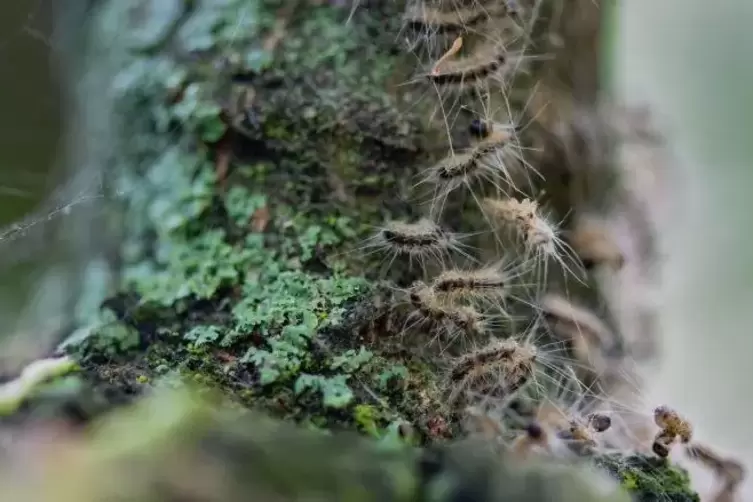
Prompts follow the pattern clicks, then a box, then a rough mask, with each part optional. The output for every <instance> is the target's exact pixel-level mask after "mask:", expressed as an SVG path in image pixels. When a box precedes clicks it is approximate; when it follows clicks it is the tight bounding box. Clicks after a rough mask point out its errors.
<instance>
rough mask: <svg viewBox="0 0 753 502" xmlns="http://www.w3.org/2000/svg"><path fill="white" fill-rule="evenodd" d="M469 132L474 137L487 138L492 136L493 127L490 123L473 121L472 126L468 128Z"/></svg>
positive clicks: (478, 120)
mask: <svg viewBox="0 0 753 502" xmlns="http://www.w3.org/2000/svg"><path fill="white" fill-rule="evenodd" d="M468 130H469V132H470V133H471V135H472V136H474V137H476V138H486V137H488V136H489V134H491V127H489V123H488V122H487V121H485V120H481V119H473V121H471V125H470V126H468Z"/></svg>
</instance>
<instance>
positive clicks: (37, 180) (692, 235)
mask: <svg viewBox="0 0 753 502" xmlns="http://www.w3.org/2000/svg"><path fill="white" fill-rule="evenodd" d="M604 1H615V2H616V0H604ZM51 3H52V0H41V1H35V0H4V1H2V2H0V229H5V230H4V231H2V230H0V264H3V263H10V264H12V265H13V266H12V267H0V325H2V329H1V330H0V333H2V334H3V335H5V336H6V337H7V336H10V335H12V334H14V333H22V332H23V333H26V332H28V333H27V334H26V335H25V336H24V338H25V339H27V340H28V339H29V337H33V336H34V335H35V334H37V335H38V334H39V333H38V332H36V330H37V329H40V330H43V329H44V328H38V327H36V326H34V325H29V324H24V323H21V324H19V323H17V322H16V321H17V320H18V319H19V316H20V313H22V312H23V307H24V305H28V304H30V303H32V304H35V305H40V304H44V305H45V307H44V310H43V311H42V312H43V313H44V315H42V316H41V317H40V316H39V312H40V311H39V310H38V309H37V310H34V311H33V312H34V317H36V319H37V320H38V321H40V322H42V324H44V323H48V324H50V325H54V324H55V319H56V316H57V310H56V309H59V308H62V304H63V302H62V301H61V300H59V298H63V299H64V298H65V296H66V288H65V281H64V280H63V278H64V274H63V275H61V276H60V277H61V279H60V280H59V281H56V279H55V278H56V277H58V276H57V275H56V274H55V273H49V272H50V270H51V267H52V268H54V266H55V264H58V265H59V264H60V262H61V258H60V256H61V254H62V255H63V256H64V255H65V253H61V250H62V249H65V248H66V247H67V243H66V238H68V239H70V238H73V237H72V236H68V237H66V235H65V234H63V235H59V234H57V235H56V236H55V238H54V239H53V241H52V243H51V244H49V245H47V246H45V247H44V249H43V250H42V252H36V251H39V249H38V247H36V246H35V245H34V239H35V237H34V236H35V235H38V234H37V232H38V231H40V229H42V228H45V227H47V226H50V225H56V224H57V223H56V222H59V221H60V220H61V219H70V218H75V217H76V212H75V209H68V210H66V211H62V212H59V213H57V214H56V215H55V216H54V217H53V218H52V219H51V220H49V221H48V220H46V219H42V220H39V221H36V220H34V224H33V225H31V226H30V227H29V229H28V230H25V231H19V230H17V229H14V228H12V227H8V225H11V224H12V223H13V222H16V221H19V219H22V218H23V217H24V216H27V215H29V214H30V213H31V212H32V211H33V210H34V209H35V208H39V207H40V205H41V204H42V203H43V202H44V201H49V200H50V197H52V196H54V195H55V194H56V193H58V194H59V192H58V191H56V189H57V188H59V187H60V181H61V180H62V179H65V178H66V177H68V176H69V175H70V172H66V171H65V170H63V169H62V167H61V163H60V162H58V161H56V159H59V158H60V156H61V137H62V135H63V131H62V119H61V115H62V112H63V109H64V107H63V104H62V103H64V100H63V99H62V96H61V90H60V89H59V87H58V77H57V75H56V67H55V65H54V63H53V60H54V55H55V54H54V52H55V44H54V42H53V39H52V38H51V31H50V19H49V17H50V5H51ZM618 4H619V5H618ZM614 5H616V12H615V17H614V20H615V23H614V26H613V29H614V33H613V36H614V44H613V50H614V54H613V56H614V58H615V59H614V65H613V77H614V80H613V81H614V85H615V87H616V89H617V92H619V93H620V94H622V95H623V96H626V97H628V98H630V99H631V100H639V101H647V102H649V103H651V104H652V105H653V107H654V110H655V111H656V112H657V115H658V119H659V121H660V124H661V125H662V126H663V127H664V128H665V130H666V131H668V133H669V135H670V137H671V138H672V140H673V143H674V148H675V156H676V159H677V161H678V163H679V165H680V174H681V176H680V179H678V180H677V186H673V187H670V188H671V190H670V193H668V196H671V197H672V198H673V199H674V203H675V206H676V207H677V208H678V209H679V211H678V212H677V214H678V215H679V217H677V218H676V219H673V220H672V221H671V225H670V227H669V228H667V229H665V231H664V232H663V241H664V247H665V249H666V250H667V253H668V257H669V259H668V260H667V263H666V266H665V277H664V284H665V287H664V293H663V295H662V300H663V303H664V305H665V306H664V317H663V326H664V333H665V342H666V347H665V356H666V361H665V365H664V369H663V372H662V374H661V375H660V377H659V378H657V379H656V380H655V382H654V384H655V385H654V388H653V389H652V398H651V400H652V401H653V402H666V403H670V404H672V405H674V406H676V407H678V408H680V409H681V410H682V411H683V412H684V413H685V414H686V415H688V416H689V417H692V419H693V420H694V422H695V424H696V427H697V429H698V435H699V437H701V438H703V439H706V440H709V441H711V442H714V443H715V444H717V445H719V447H721V448H722V449H724V450H726V451H728V452H732V453H735V454H737V455H740V456H743V457H745V458H746V460H747V462H748V465H749V466H750V467H751V470H753V433H752V432H751V425H750V416H751V415H752V414H753V409H752V407H753V404H751V403H750V400H751V398H753V360H752V358H753V332H752V331H753V329H752V328H753V287H751V285H753V238H752V237H751V233H753V204H751V198H753V166H752V165H751V164H753V163H752V162H751V160H752V159H753V35H751V31H750V26H751V25H753V2H751V1H750V0H727V1H725V2H710V1H708V0H661V1H657V0H625V1H621V2H616V3H615V4H614ZM84 195H86V194H84ZM88 195H96V189H95V188H93V189H92V191H90V192H88ZM80 196H81V193H78V192H68V193H66V192H65V191H64V194H63V198H64V199H65V198H66V197H67V198H68V202H73V200H74V199H75V198H76V197H80ZM55 207H56V206H55V205H53V209H55ZM25 248H28V249H30V250H35V252H29V253H26V252H24V251H23V250H24V249H25ZM19 250H21V251H19ZM43 272H45V273H46V274H47V275H43ZM44 277H47V281H46V282H45V283H43V284H42V285H41V286H40V284H39V283H36V282H35V281H38V280H41V279H42V278H44ZM35 299H36V300H38V301H34V300H35ZM56 299H58V300H56ZM27 318H28V316H27ZM23 333H22V334H23ZM4 350H5V349H4ZM6 352H7V351H6ZM747 497H748V498H747V500H753V490H750V491H749V492H748V495H747Z"/></svg>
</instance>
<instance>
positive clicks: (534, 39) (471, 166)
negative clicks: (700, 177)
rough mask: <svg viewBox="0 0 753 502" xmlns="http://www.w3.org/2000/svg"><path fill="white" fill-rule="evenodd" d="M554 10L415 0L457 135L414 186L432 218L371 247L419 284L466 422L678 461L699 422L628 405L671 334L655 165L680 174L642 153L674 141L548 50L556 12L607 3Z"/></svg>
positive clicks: (417, 292)
mask: <svg viewBox="0 0 753 502" xmlns="http://www.w3.org/2000/svg"><path fill="white" fill-rule="evenodd" d="M546 3H547V2H545V1H544V0H524V1H516V2H513V1H505V0H473V1H461V0H410V2H409V4H408V6H407V8H406V11H405V13H404V17H403V30H402V32H401V33H402V35H403V36H404V38H405V39H406V40H407V42H408V48H409V49H410V50H411V51H413V52H414V53H415V54H417V55H418V57H419V58H420V59H421V63H420V64H419V71H418V76H417V78H416V79H415V81H413V82H412V83H413V84H415V85H418V86H423V87H422V88H423V89H424V90H425V92H424V93H423V94H422V97H426V96H430V97H429V99H433V100H434V99H435V100H436V103H435V104H434V106H433V109H434V110H435V113H433V114H432V116H431V119H430V125H436V126H440V127H438V128H439V129H442V130H443V132H444V133H445V134H442V135H440V136H443V137H446V141H447V143H448V144H446V145H444V146H445V148H446V154H445V155H444V157H443V158H440V159H438V160H436V161H434V162H430V161H428V162H426V164H425V165H422V166H420V169H419V170H420V173H419V175H418V179H417V181H416V183H415V184H414V185H413V191H414V193H413V194H411V196H412V197H413V199H414V200H415V202H416V204H415V209H416V212H418V213H419V214H422V215H423V216H421V217H419V218H417V219H414V220H410V221H408V220H406V221H388V222H386V223H384V225H383V226H382V227H381V228H379V229H377V231H376V233H375V235H374V236H373V237H372V238H371V239H369V241H368V242H367V243H366V246H365V247H366V248H369V249H370V250H371V251H372V252H382V253H383V254H384V260H383V263H384V264H386V265H385V266H384V267H383V269H382V272H384V270H385V269H386V270H389V271H394V274H393V275H392V276H391V277H392V278H393V279H395V280H397V281H398V282H401V281H402V282H404V284H403V285H402V286H404V287H403V289H400V292H401V294H400V295H399V296H400V297H401V298H398V299H396V300H395V304H394V305H393V307H397V308H395V309H393V310H397V311H399V312H402V313H403V314H404V315H403V322H402V323H399V328H398V329H397V331H399V332H400V334H401V335H402V340H403V341H404V342H405V344H406V345H416V344H418V345H419V346H421V348H423V349H426V350H430V351H431V350H432V347H435V348H436V350H434V351H433V352H432V355H433V356H434V360H435V361H436V362H437V366H438V367H439V368H441V369H442V370H443V372H444V374H445V379H444V385H445V388H446V391H447V392H446V404H447V406H449V407H450V408H451V409H452V411H453V413H454V414H455V415H454V416H456V417H458V418H460V419H462V420H464V421H465V422H467V423H469V422H470V423H473V424H475V429H476V430H477V432H479V431H481V433H483V434H485V435H488V436H491V437H494V438H497V439H501V440H503V441H502V442H503V443H504V444H505V445H506V447H508V448H510V449H511V450H513V451H516V452H527V451H529V450H531V449H537V450H540V451H545V452H548V453H550V454H557V451H560V450H562V449H558V447H555V446H554V445H556V444H559V445H564V451H568V452H570V453H573V452H575V453H578V454H583V453H589V452H593V451H594V449H596V448H598V447H600V446H604V447H607V448H612V447H621V448H629V449H631V450H638V451H642V452H645V453H648V454H651V452H652V451H653V453H654V454H656V455H658V456H660V457H666V456H667V455H668V454H669V449H670V448H671V446H672V445H673V444H674V443H675V442H677V438H680V441H681V442H682V443H689V441H690V438H691V436H692V429H691V428H690V426H689V424H688V423H687V422H686V421H684V420H683V419H680V418H679V416H675V414H673V413H670V412H669V411H668V410H669V409H668V408H663V407H660V408H657V411H656V412H655V413H654V416H653V422H655V425H656V426H658V427H659V428H660V430H659V431H658V432H655V431H654V432H649V433H647V432H646V431H653V429H652V427H654V424H652V417H651V414H650V413H640V412H636V411H635V406H636V404H635V399H633V398H632V397H631V398H626V401H625V402H621V401H620V399H621V398H623V397H625V396H627V395H629V394H631V393H632V394H633V397H634V396H635V395H638V396H639V395H640V393H641V389H640V385H639V384H637V383H636V380H638V379H639V378H638V377H640V376H641V374H640V364H642V363H644V362H646V361H647V360H649V359H651V358H652V357H653V355H654V353H655V346H656V337H657V334H656V332H655V331H654V330H653V324H652V321H653V319H654V317H655V312H654V311H653V309H652V306H650V305H649V306H645V305H643V304H640V303H639V299H640V298H641V297H642V296H647V295H644V293H645V291H644V289H641V288H644V287H648V286H646V284H644V282H643V281H642V279H643V278H644V277H645V276H646V275H647V274H646V271H647V270H648V269H649V268H650V267H652V266H653V265H654V263H653V262H654V261H655V260H656V252H655V244H654V238H655V237H654V234H655V232H656V229H655V226H654V223H655V221H654V220H655V218H654V217H653V215H652V214H651V210H652V209H651V207H650V202H651V201H650V200H647V199H646V197H647V196H646V194H645V192H646V187H645V186H639V184H638V182H637V181H636V180H637V178H638V177H639V173H638V172H637V171H639V170H643V171H645V170H651V169H653V170H655V172H653V173H652V174H654V175H655V176H654V179H658V178H660V177H661V176H662V175H663V174H664V173H661V172H660V171H661V170H662V169H663V168H664V166H663V165H660V164H661V162H658V161H657V165H651V166H636V165H634V164H635V163H634V162H633V163H631V161H630V159H634V158H637V157H636V156H635V155H630V154H628V153H626V149H628V148H633V149H635V148H639V149H640V148H642V149H645V150H646V151H647V152H650V153H651V155H652V157H651V158H652V159H657V158H659V156H657V155H655V153H656V151H657V150H659V151H660V150H661V147H662V146H663V145H662V141H661V139H662V138H661V137H660V136H659V135H657V134H655V133H653V134H648V133H646V131H648V130H649V128H648V127H646V124H645V123H642V124H638V125H636V124H632V125H631V124H630V120H629V116H630V114H631V113H633V111H632V110H622V109H618V108H617V107H613V106H612V105H610V104H603V103H601V102H598V100H597V97H596V96H591V102H588V101H583V100H582V99H577V100H576V98H575V97H573V96H574V95H575V92H574V91H575V90H577V89H572V88H571V89H568V87H567V86H568V85H569V84H571V85H575V84H574V83H573V82H574V80H575V79H571V80H572V81H571V82H570V83H569V84H568V82H567V81H566V82H565V83H564V84H563V79H562V78H561V77H562V68H563V67H567V58H566V57H565V58H560V60H557V61H554V62H553V63H552V64H549V62H548V61H547V55H548V54H546V50H547V49H551V48H552V47H555V46H557V44H559V42H556V43H554V42H553V40H559V39H558V38H557V35H558V33H557V32H556V24H557V23H556V19H565V18H566V17H567V16H568V15H571V17H573V18H576V17H578V14H579V13H578V12H575V11H576V10H577V9H584V8H591V7H594V8H598V6H595V4H594V6H591V7H583V5H585V4H587V3H588V2H573V6H572V7H559V8H552V9H549V8H547V7H542V4H546ZM581 4H583V5H581ZM568 9H570V10H572V11H573V12H569V11H568ZM560 11H561V12H560ZM553 12H557V14H556V15H555V14H553ZM547 16H549V17H547ZM553 30H554V32H553ZM563 30H565V31H566V29H565V28H563ZM563 37H564V39H563V40H564V43H565V44H566V43H567V37H566V36H564V35H563ZM534 49H535V50H537V51H539V50H541V51H542V52H541V53H540V54H532V53H531V51H532V50H534ZM566 49H567V47H564V49H563V50H566ZM555 52H557V53H559V54H562V51H561V50H557V51H555ZM573 65H574V66H573V69H571V71H572V72H575V71H579V69H580V68H581V67H580V66H578V63H576V62H573ZM575 67H577V69H576V68H575ZM552 75H553V76H552ZM571 76H572V75H571ZM537 78H538V80H537ZM564 80H567V79H564ZM542 82H543V83H542ZM540 84H541V85H540ZM432 96H433V97H432ZM615 110H617V111H615ZM436 112H439V113H436ZM437 116H439V117H440V118H441V121H439V122H433V120H434V118H435V117H437ZM638 130H640V131H642V132H641V133H640V134H639V131H638ZM641 138H643V139H645V141H644V140H643V139H641ZM643 158H646V156H644V157H643ZM640 177H641V179H644V180H645V179H649V178H648V177H646V176H645V172H644V173H642V174H640ZM427 188H428V190H426V189H427ZM655 188H656V187H652V189H655ZM422 192H423V193H422ZM426 193H428V197H424V195H425V194H426ZM471 242H472V243H473V245H472V244H471ZM399 263H402V264H404V265H407V271H406V269H405V267H404V266H402V267H401V266H396V264H399ZM395 276H396V277H395ZM634 277H638V278H640V279H641V280H632V282H631V278H634ZM645 282H646V283H648V282H650V281H645ZM616 290H617V291H616ZM513 415H514V416H515V417H514V418H512V419H511V418H510V417H511V416H513ZM635 417H639V418H640V420H637V421H635V420H634V421H631V420H628V418H635ZM675 418H676V420H675ZM516 420H517V422H518V424H519V425H518V426H516V425H514V422H515V421H516ZM735 486H736V485H735Z"/></svg>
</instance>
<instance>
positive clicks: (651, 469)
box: [597, 455, 700, 502]
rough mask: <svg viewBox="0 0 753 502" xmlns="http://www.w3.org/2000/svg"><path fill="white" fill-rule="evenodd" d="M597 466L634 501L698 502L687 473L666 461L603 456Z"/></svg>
mask: <svg viewBox="0 0 753 502" xmlns="http://www.w3.org/2000/svg"><path fill="white" fill-rule="evenodd" d="M597 465H599V466H600V467H602V468H604V469H605V470H606V471H607V472H609V473H610V474H611V475H612V476H614V477H615V478H616V479H618V480H619V481H620V483H621V484H622V486H623V487H624V488H625V489H626V490H627V491H628V492H630V493H631V494H633V496H634V498H635V500H637V501H640V502H651V501H659V500H671V501H676V502H698V501H700V497H699V495H698V494H697V493H696V492H695V491H693V489H692V488H691V486H690V476H689V475H688V473H687V471H685V470H684V469H682V468H681V467H678V466H676V465H673V464H671V463H670V462H668V461H666V460H663V459H659V458H655V457H646V456H642V455H633V456H628V457H624V456H622V455H605V456H603V457H599V458H598V460H597Z"/></svg>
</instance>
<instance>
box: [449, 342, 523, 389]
mask: <svg viewBox="0 0 753 502" xmlns="http://www.w3.org/2000/svg"><path fill="white" fill-rule="evenodd" d="M537 356H538V351H537V349H536V347H535V346H533V345H531V344H527V343H523V344H521V343H518V342H517V341H515V340H513V339H506V340H497V341H494V342H491V343H490V344H489V345H487V346H485V347H483V348H481V349H478V350H475V351H472V352H469V353H467V354H464V355H462V356H460V357H458V358H457V359H456V360H455V361H454V362H453V364H452V367H451V369H450V374H449V385H450V387H452V388H453V390H452V392H451V395H450V402H456V400H457V398H458V397H459V396H460V395H461V394H465V393H467V392H469V391H470V392H473V393H477V394H479V395H482V396H483V397H484V398H488V397H499V398H505V397H509V396H510V395H511V394H512V393H514V392H515V391H517V390H518V389H519V388H520V387H521V386H523V385H524V384H525V383H526V382H527V381H528V379H529V378H530V377H531V376H532V375H533V373H534V364H535V362H536V358H537Z"/></svg>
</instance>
